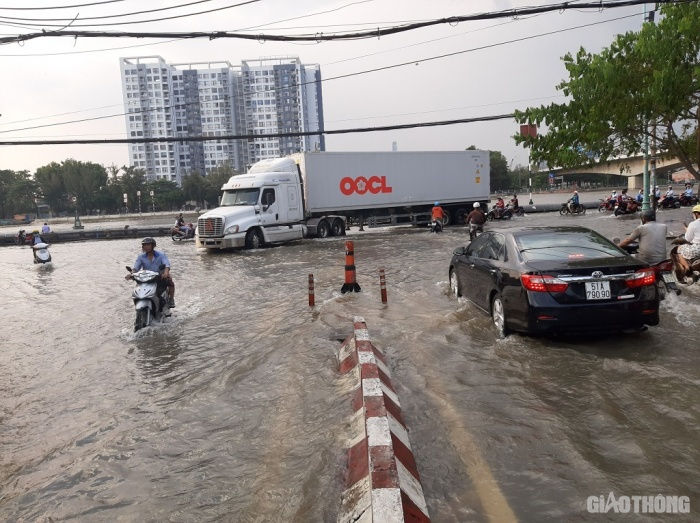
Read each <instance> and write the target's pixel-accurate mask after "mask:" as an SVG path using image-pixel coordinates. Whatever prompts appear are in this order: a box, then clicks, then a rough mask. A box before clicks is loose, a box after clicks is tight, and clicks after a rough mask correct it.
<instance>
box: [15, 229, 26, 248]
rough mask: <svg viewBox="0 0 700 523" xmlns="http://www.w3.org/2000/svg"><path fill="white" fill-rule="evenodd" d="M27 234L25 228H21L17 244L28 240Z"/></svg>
mask: <svg viewBox="0 0 700 523" xmlns="http://www.w3.org/2000/svg"><path fill="white" fill-rule="evenodd" d="M26 238H27V235H26V234H25V232H24V229H20V231H19V232H18V233H17V245H24V243H25V241H26Z"/></svg>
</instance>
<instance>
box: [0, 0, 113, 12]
mask: <svg viewBox="0 0 700 523" xmlns="http://www.w3.org/2000/svg"><path fill="white" fill-rule="evenodd" d="M125 1H126V0H104V1H103V2H91V3H89V4H73V5H55V6H51V7H0V11H49V10H50V9H71V8H73V7H89V6H93V5H103V4H116V3H117V2H125Z"/></svg>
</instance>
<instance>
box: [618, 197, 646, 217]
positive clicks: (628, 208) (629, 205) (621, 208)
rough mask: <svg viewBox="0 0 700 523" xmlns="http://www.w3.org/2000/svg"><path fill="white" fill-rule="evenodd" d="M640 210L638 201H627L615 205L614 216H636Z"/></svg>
mask: <svg viewBox="0 0 700 523" xmlns="http://www.w3.org/2000/svg"><path fill="white" fill-rule="evenodd" d="M639 209H640V206H639V204H638V203H637V200H626V201H622V202H620V203H617V204H615V210H614V211H613V214H614V215H615V216H620V215H621V214H634V213H636V212H637V211H638V210H639Z"/></svg>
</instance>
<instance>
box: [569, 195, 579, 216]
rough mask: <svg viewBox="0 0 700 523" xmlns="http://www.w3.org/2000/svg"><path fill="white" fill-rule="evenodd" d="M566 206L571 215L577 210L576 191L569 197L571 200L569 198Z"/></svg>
mask: <svg viewBox="0 0 700 523" xmlns="http://www.w3.org/2000/svg"><path fill="white" fill-rule="evenodd" d="M566 206H567V207H568V208H569V212H570V213H572V214H573V213H574V212H576V211H577V210H578V206H579V199H578V191H574V194H572V195H571V198H569V201H568V202H567V204H566Z"/></svg>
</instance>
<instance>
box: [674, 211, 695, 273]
mask: <svg viewBox="0 0 700 523" xmlns="http://www.w3.org/2000/svg"><path fill="white" fill-rule="evenodd" d="M693 218H694V219H693V221H692V222H690V225H686V224H685V223H684V224H683V225H684V226H685V235H684V236H683V239H684V240H685V241H686V242H687V243H685V244H683V245H681V246H680V247H678V255H679V256H678V263H679V265H680V266H681V268H682V269H683V272H684V273H687V272H688V271H689V270H690V263H691V262H692V261H693V260H694V259H695V258H698V257H700V205H696V206H695V207H693Z"/></svg>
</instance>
